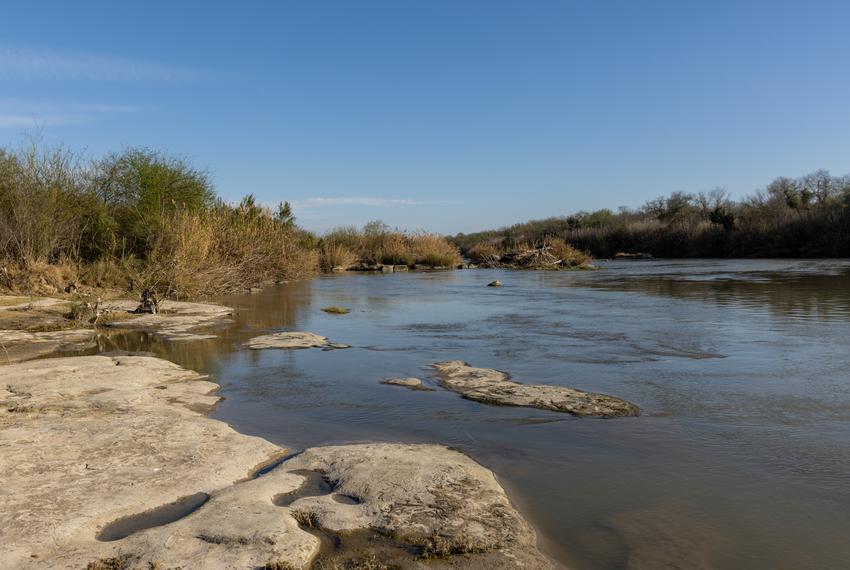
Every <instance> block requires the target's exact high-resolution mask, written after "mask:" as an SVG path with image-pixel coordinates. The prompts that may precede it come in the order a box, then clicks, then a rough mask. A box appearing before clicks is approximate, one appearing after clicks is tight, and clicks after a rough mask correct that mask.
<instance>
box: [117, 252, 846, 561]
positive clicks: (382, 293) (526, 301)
mask: <svg viewBox="0 0 850 570" xmlns="http://www.w3.org/2000/svg"><path fill="white" fill-rule="evenodd" d="M601 266H602V269H601V270H600V271H592V272H533V271H526V272H522V271H498V270H492V271H491V270H469V271H452V272H429V273H423V272H410V273H397V274H389V275H383V274H379V275H371V274H356V275H348V274H344V275H329V276H323V277H320V278H317V279H314V280H312V281H308V282H300V283H291V284H284V285H280V286H275V287H270V288H267V289H264V290H263V291H262V292H260V293H257V294H252V295H238V296H228V297H223V298H219V299H216V300H217V301H218V302H221V303H224V304H227V305H229V306H232V307H235V308H237V310H238V314H237V316H236V321H237V322H236V325H235V326H233V327H230V328H228V329H225V330H223V331H222V334H221V337H220V338H219V339H216V340H209V341H198V342H193V343H182V344H180V343H166V342H163V341H161V340H157V338H156V337H154V336H152V335H146V334H140V333H134V334H130V335H123V336H116V337H115V338H114V342H115V343H116V345H115V346H117V347H119V348H130V349H136V350H138V349H142V350H150V351H153V352H155V353H157V354H158V355H160V356H163V357H165V358H168V359H170V360H172V361H175V362H177V363H179V364H181V365H184V366H186V367H189V368H192V369H195V370H199V371H203V372H208V373H210V374H212V375H214V377H215V380H216V381H217V382H219V383H220V384H221V386H222V389H221V394H222V395H223V396H224V397H225V400H224V401H223V402H222V403H221V404H220V405H219V406H218V408H217V409H216V411H215V413H214V416H215V417H217V418H219V419H222V420H224V421H227V422H229V423H230V424H232V425H233V426H234V427H235V428H236V429H238V430H240V431H242V432H244V433H249V434H255V435H259V436H262V437H265V438H267V439H269V440H271V441H273V442H275V443H279V444H282V445H284V446H287V447H290V448H292V449H296V450H297V449H301V448H305V447H308V446H315V445H324V444H331V443H347V442H361V441H403V442H436V443H443V444H447V445H450V446H452V447H455V448H457V449H460V450H462V451H464V452H466V453H468V454H469V455H471V456H472V457H474V458H475V459H476V460H478V461H479V462H481V463H482V464H484V465H485V466H487V467H489V468H490V469H492V470H493V471H495V472H496V473H497V475H498V476H499V478H500V480H501V481H502V483H503V485H504V486H505V487H506V489H507V490H508V492H509V494H510V495H511V497H512V499H513V500H514V501H515V503H516V504H517V506H518V507H519V508H520V510H521V511H522V512H523V513H524V514H525V516H526V517H527V518H528V519H529V520H530V521H531V522H532V524H533V525H534V526H535V527H536V528H537V529H538V533H539V536H540V543H541V546H542V548H543V550H544V551H545V552H546V553H547V554H548V555H549V556H551V557H552V558H553V559H555V560H557V561H558V562H560V563H562V564H564V565H565V566H568V567H571V568H578V569H597V568H600V569H607V568H612V569H613V568H624V567H629V566H631V567H633V568H638V567H641V568H644V567H645V568H658V567H668V566H669V567H677V568H765V569H767V568H771V569H774V568H776V569H779V568H789V569H790V568H794V569H799V568H846V567H847V565H848V560H850V515H848V512H850V262H848V261H835V260H817V261H807V260H694V261H661V260H654V261H628V262H608V263H602V264H601ZM494 279H499V280H501V281H502V282H503V283H504V287H502V288H491V287H487V286H486V284H487V283H488V282H490V281H493V280H494ZM329 305H341V306H344V307H349V308H350V309H351V313H350V314H347V315H331V314H326V313H324V312H322V311H321V308H322V307H326V306H329ZM278 330H300V331H310V332H314V333H318V334H321V335H325V336H328V337H329V338H330V339H331V341H334V342H340V343H346V344H350V345H352V348H350V349H346V350H331V351H322V350H316V349H313V350H297V351H285V350H266V351H249V350H245V349H243V348H242V347H241V345H242V343H243V342H244V341H245V340H247V339H248V338H251V337H252V336H256V335H259V334H263V333H266V332H269V331H278ZM113 348H114V347H113ZM453 359H460V360H465V361H467V362H469V363H470V364H472V365H473V366H480V367H488V368H497V369H500V370H504V371H506V372H509V373H510V374H511V375H512V376H513V377H514V379H516V380H518V381H520V382H534V383H545V384H556V385H564V386H573V387H577V388H581V389H585V390H590V391H596V392H604V393H608V394H612V395H616V396H619V397H622V398H625V399H627V400H630V401H632V402H635V403H636V404H638V405H639V406H640V407H641V409H642V415H641V416H640V417H637V418H623V419H604V420H603V419H587V418H574V417H571V416H567V415H564V414H558V413H553V412H546V411H539V410H534V409H526V408H507V407H496V406H488V405H484V404H480V403H476V402H472V401H468V400H464V399H463V398H461V397H460V396H458V395H457V394H454V393H451V392H448V391H446V390H442V389H440V388H439V384H438V382H437V379H436V378H435V376H434V373H433V370H432V369H431V367H430V365H431V364H433V363H435V362H439V361H442V360H453ZM392 376H415V377H419V378H422V379H423V380H424V381H425V382H426V383H427V384H429V385H430V386H431V387H433V388H436V390H434V391H431V392H425V391H410V390H406V389H404V388H400V387H394V386H387V385H383V384H380V383H379V382H380V380H382V379H384V378H387V377H392ZM677 564H678V566H677Z"/></svg>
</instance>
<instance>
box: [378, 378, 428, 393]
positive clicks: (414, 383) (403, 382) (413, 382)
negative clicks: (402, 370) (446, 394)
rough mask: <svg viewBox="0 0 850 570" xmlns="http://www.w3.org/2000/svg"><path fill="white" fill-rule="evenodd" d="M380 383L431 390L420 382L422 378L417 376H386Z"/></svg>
mask: <svg viewBox="0 0 850 570" xmlns="http://www.w3.org/2000/svg"><path fill="white" fill-rule="evenodd" d="M381 384H390V385H392V386H403V387H405V388H410V389H411V390H423V391H431V388H428V387H427V386H425V385H424V384H422V380H420V379H419V378H387V379H386V380H382V381H381Z"/></svg>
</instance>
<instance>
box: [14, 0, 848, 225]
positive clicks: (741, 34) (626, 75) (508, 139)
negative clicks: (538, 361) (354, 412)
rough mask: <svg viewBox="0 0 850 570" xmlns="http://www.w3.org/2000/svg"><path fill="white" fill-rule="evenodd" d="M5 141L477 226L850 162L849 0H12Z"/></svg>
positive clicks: (385, 213) (307, 209) (297, 199)
mask: <svg viewBox="0 0 850 570" xmlns="http://www.w3.org/2000/svg"><path fill="white" fill-rule="evenodd" d="M1 18H2V20H0V144H4V145H17V144H18V143H19V142H20V140H21V134H22V132H24V131H25V130H30V131H31V130H32V129H33V126H34V125H35V124H36V123H37V124H39V125H42V126H43V134H44V137H45V138H46V139H47V141H48V142H56V141H61V142H64V143H66V144H67V145H69V146H72V147H74V148H84V149H87V151H88V152H90V153H92V154H100V153H103V152H105V151H108V150H120V149H121V148H124V147H128V146H149V147H153V148H157V149H162V150H165V151H167V152H169V153H173V154H178V155H183V156H186V157H188V158H190V159H191V160H192V161H193V162H194V163H195V164H196V165H198V166H200V167H203V168H206V169H207V170H209V172H210V173H211V175H212V178H213V180H214V182H215V184H216V187H217V189H218V190H219V192H220V194H222V195H223V196H224V197H225V198H227V199H231V200H236V199H238V198H239V197H240V196H241V195H243V194H246V193H249V192H250V193H253V194H255V195H256V196H257V197H258V198H259V199H260V200H261V201H263V202H266V203H269V204H272V203H276V202H277V201H280V200H284V199H285V200H290V201H292V202H293V203H294V204H295V206H296V215H297V216H298V218H299V221H300V222H301V223H302V224H303V225H304V226H306V227H308V228H310V229H314V230H323V229H326V228H328V227H331V226H335V225H339V224H343V223H354V224H358V225H360V224H363V223H364V222H366V221H368V220H370V219H375V218H379V219H383V220H384V221H386V222H388V223H390V224H391V225H397V226H400V227H404V228H408V229H417V228H423V229H430V230H435V231H440V232H447V233H454V232H456V231H471V230H475V229H482V228H488V227H493V226H500V225H504V224H509V223H512V222H516V221H523V220H526V219H530V218H539V217H545V216H550V215H561V214H567V213H571V212H574V211H577V210H582V209H584V210H591V209H596V208H601V207H611V208H616V207H618V206H620V205H630V206H637V205H640V204H642V203H643V202H645V201H646V200H647V199H650V198H653V197H656V196H658V195H660V194H663V193H669V192H671V191H675V190H686V191H698V190H708V189H711V188H713V187H715V186H725V187H726V188H728V189H729V190H730V191H731V192H732V193H733V194H734V195H741V194H744V193H747V192H750V191H752V190H754V189H755V188H757V187H760V186H764V185H765V184H766V183H767V182H769V181H770V179H772V178H773V177H775V176H778V175H780V174H784V175H789V176H798V175H801V174H804V173H806V172H808V171H811V170H814V169H816V168H827V169H829V170H831V171H832V172H833V173H835V174H844V173H847V172H850V43H848V41H847V36H848V29H849V28H848V22H850V2H846V1H835V2H826V1H802V0H801V1H798V2H783V1H778V0H772V1H762V2H756V1H750V2H747V1H745V0H739V1H735V2H732V1H729V2H726V1H710V2H709V1H705V2H700V3H697V2H690V1H682V0H670V1H665V2H653V1H641V2H638V1H632V0H627V1H621V2H607V1H604V0H584V1H570V0H560V1H544V0H539V1H535V0H515V1H511V2H507V1H498V0H482V1H471V0H470V1H461V0H428V1H425V0H418V1H413V0H386V1H381V2H377V1H361V0H357V1H354V0H340V1H336V2H331V1H324V2H321V1H315V2H314V1H301V2H227V3H224V2H221V3H218V4H217V3H215V2H194V3H192V2H174V1H172V2H151V1H148V2H116V1H114V0H112V1H110V2H94V1H87V2H67V1H56V2H40V1H37V0H28V1H27V2H9V3H6V4H4V6H3V10H2V17H1Z"/></svg>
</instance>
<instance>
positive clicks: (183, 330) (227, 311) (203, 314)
mask: <svg viewBox="0 0 850 570" xmlns="http://www.w3.org/2000/svg"><path fill="white" fill-rule="evenodd" d="M138 306H139V303H138V301H108V302H106V303H104V307H105V308H107V309H109V310H110V311H113V312H118V313H121V312H123V313H125V314H126V313H133V311H135V309H136V307H138ZM232 314H233V309H232V308H230V307H225V306H223V305H213V304H209V303H188V302H183V301H168V300H166V301H162V302H161V303H160V312H159V313H158V314H156V315H150V314H145V315H140V316H134V317H131V318H128V319H126V320H115V321H110V322H108V323H107V324H106V326H107V327H109V328H113V329H130V330H146V331H151V332H153V333H155V334H156V335H157V336H161V337H163V338H165V339H166V340H171V341H191V340H207V339H213V338H216V336H217V335H215V334H212V333H211V332H201V331H202V330H205V329H210V328H213V327H217V326H221V325H224V324H227V323H229V322H230V316H231V315H232Z"/></svg>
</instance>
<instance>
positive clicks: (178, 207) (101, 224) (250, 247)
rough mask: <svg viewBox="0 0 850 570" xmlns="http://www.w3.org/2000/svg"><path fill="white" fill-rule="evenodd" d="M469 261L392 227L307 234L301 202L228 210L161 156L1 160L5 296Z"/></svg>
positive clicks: (61, 154)
mask: <svg viewBox="0 0 850 570" xmlns="http://www.w3.org/2000/svg"><path fill="white" fill-rule="evenodd" d="M459 262H460V254H459V251H458V249H457V247H455V246H454V245H452V244H450V243H449V242H448V241H447V240H446V239H445V238H443V237H441V236H438V235H434V234H430V233H426V232H417V233H408V232H402V231H397V230H391V229H390V228H389V226H386V225H385V224H382V223H380V222H375V223H372V224H368V225H367V226H366V227H365V228H364V229H363V230H357V229H354V228H345V229H340V230H336V231H333V232H331V233H329V234H328V235H327V236H324V237H322V236H317V235H315V234H312V233H310V232H308V231H305V230H304V229H302V228H300V227H298V226H297V225H296V223H295V218H294V216H293V213H292V208H291V207H290V205H289V203H287V202H281V203H280V204H279V205H278V206H277V207H274V208H269V207H266V206H263V205H260V204H258V203H257V202H256V200H255V199H254V197H253V196H252V195H250V194H249V195H246V196H245V197H244V198H243V199H242V200H241V201H240V202H239V203H236V204H232V203H228V202H225V201H224V200H222V199H221V198H220V197H218V196H217V194H216V192H215V189H214V187H213V184H212V182H211V180H210V177H209V175H208V174H207V173H205V172H203V171H201V170H199V169H197V168H195V167H194V166H192V165H191V164H190V163H189V162H187V161H186V160H183V159H179V158H174V157H171V156H168V155H165V154H163V153H160V152H157V151H153V150H149V149H129V150H125V151H122V152H120V153H114V154H108V155H106V156H104V157H102V158H97V159H92V158H89V157H86V156H84V155H82V154H80V153H77V152H74V151H71V150H68V149H66V148H63V147H55V148H45V147H44V146H42V145H39V144H38V143H31V144H29V145H26V146H24V147H23V148H20V149H15V150H9V149H0V291H6V292H14V293H21V294H27V295H35V294H50V295H53V294H56V293H62V292H63V291H64V292H67V293H73V292H74V291H75V290H77V289H78V288H79V287H80V286H86V287H93V288H98V289H103V290H116V291H127V290H130V291H135V292H141V291H143V290H145V289H151V290H155V291H157V292H158V293H159V294H160V295H161V296H163V297H170V298H182V299H186V298H197V297H203V296H208V295H212V294H216V293H221V292H226V291H233V290H239V289H248V288H251V287H257V286H259V285H262V284H264V283H269V282H275V281H278V282H279V281H289V280H296V279H302V278H305V277H309V276H311V275H313V274H315V273H316V272H317V271H319V269H320V268H324V269H327V270H328V271H330V270H333V269H334V268H337V269H348V268H361V267H362V268H370V267H372V268H377V269H380V268H381V266H383V265H386V264H389V265H391V266H392V265H395V266H400V267H405V268H407V267H408V266H425V267H431V266H439V267H450V266H454V265H456V264H457V263H459Z"/></svg>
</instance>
